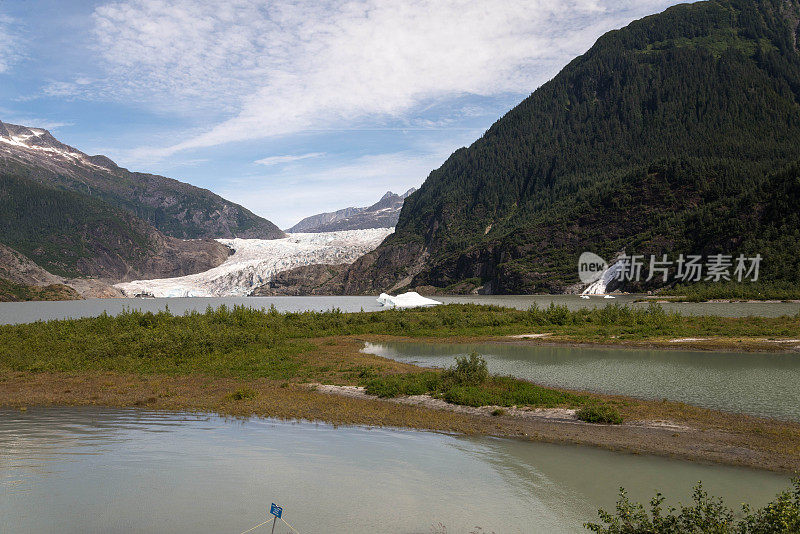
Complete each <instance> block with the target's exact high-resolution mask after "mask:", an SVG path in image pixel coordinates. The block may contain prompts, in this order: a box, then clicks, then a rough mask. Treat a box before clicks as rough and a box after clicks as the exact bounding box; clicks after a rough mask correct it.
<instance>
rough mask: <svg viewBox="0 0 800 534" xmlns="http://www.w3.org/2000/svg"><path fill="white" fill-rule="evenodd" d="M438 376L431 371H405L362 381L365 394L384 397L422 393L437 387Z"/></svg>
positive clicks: (429, 391)
mask: <svg viewBox="0 0 800 534" xmlns="http://www.w3.org/2000/svg"><path fill="white" fill-rule="evenodd" d="M440 380H441V378H440V376H439V374H438V373H435V372H433V371H427V372H424V373H407V374H401V375H389V376H383V377H369V378H366V379H365V380H363V381H362V384H363V385H364V386H365V392H366V393H367V395H375V396H376V397H381V398H384V399H387V398H392V397H397V396H400V395H424V394H426V393H431V392H432V391H434V390H435V389H437V388H438V387H439V383H440Z"/></svg>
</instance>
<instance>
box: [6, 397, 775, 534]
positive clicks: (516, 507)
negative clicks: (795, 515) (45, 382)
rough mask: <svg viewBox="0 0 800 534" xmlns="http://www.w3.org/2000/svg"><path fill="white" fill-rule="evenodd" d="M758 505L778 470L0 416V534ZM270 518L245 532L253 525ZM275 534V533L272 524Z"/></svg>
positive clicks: (39, 412) (403, 522) (412, 524)
mask: <svg viewBox="0 0 800 534" xmlns="http://www.w3.org/2000/svg"><path fill="white" fill-rule="evenodd" d="M698 480H702V481H703V482H704V485H705V487H706V488H707V489H708V490H709V491H710V493H712V494H715V495H719V496H721V497H723V498H725V499H726V501H727V502H728V503H729V505H731V506H737V503H740V502H745V501H747V502H750V503H752V504H755V505H759V506H760V505H763V504H765V503H766V502H768V501H769V500H771V499H772V498H773V496H774V495H775V494H776V493H777V492H778V491H780V490H782V489H786V488H787V487H788V484H789V477H788V476H783V475H776V474H773V473H768V472H761V471H755V470H748V469H742V468H734V467H723V466H710V465H704V464H696V463H690V462H684V461H679V460H672V459H667V458H657V457H648V456H635V455H626V454H620V453H614V452H610V451H604V450H600V449H592V448H587V447H577V446H569V445H551V444H543V443H528V442H522V441H516V440H507V439H495V438H488V437H481V438H470V437H463V436H450V435H444V434H436V433H430V432H417V431H405V430H392V429H370V428H362V427H339V428H334V427H332V426H330V425H325V424H311V423H287V422H280V421H275V420H267V419H250V420H235V419H224V418H221V417H217V416H212V415H203V414H182V413H160V412H149V411H139V410H134V409H108V408H35V409H29V410H28V411H26V412H20V411H16V410H0V531H2V532H14V533H26V532H35V533H42V532H173V533H184V532H186V533H190V532H191V533H196V532H234V533H238V532H242V531H244V530H246V529H248V528H250V527H252V526H254V525H257V524H258V523H260V522H262V521H264V520H265V519H267V513H268V510H269V507H270V503H271V502H276V503H278V504H279V505H281V506H283V509H284V518H285V519H286V521H287V522H289V523H290V524H291V525H292V526H293V527H294V528H295V529H297V531H298V532H301V533H303V534H307V533H311V532H326V533H352V532H389V533H392V532H396V533H431V532H443V531H442V530H436V529H437V525H439V524H440V523H441V524H442V525H444V526H445V527H446V528H447V532H450V533H456V532H474V531H475V530H474V529H475V527H480V528H481V529H482V530H480V531H477V532H481V533H482V534H484V533H489V532H503V533H508V532H511V533H516V532H519V533H522V532H526V533H527V532H553V533H559V532H584V530H583V529H582V527H581V525H582V524H583V522H585V521H587V520H594V519H595V518H596V509H597V508H598V507H605V508H610V507H612V506H613V505H614V502H615V500H616V493H617V489H618V487H619V486H620V485H624V486H626V487H627V488H628V490H629V493H630V495H631V496H632V497H633V498H635V499H637V500H649V498H650V497H651V496H652V495H653V493H654V492H655V491H656V490H661V491H662V492H664V493H665V494H666V495H667V496H668V497H669V498H670V501H669V502H671V503H673V504H674V503H677V501H678V500H681V501H683V502H687V501H688V498H689V496H690V492H691V488H692V486H693V485H694V484H695V483H696V482H697V481H698ZM270 527H271V525H268V526H266V527H262V528H261V529H259V530H256V531H255V532H268V530H266V529H268V528H270ZM275 531H276V532H280V533H284V532H288V529H287V527H286V526H284V525H282V524H280V523H278V527H277V528H276V529H275Z"/></svg>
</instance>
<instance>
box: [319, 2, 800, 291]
mask: <svg viewBox="0 0 800 534" xmlns="http://www.w3.org/2000/svg"><path fill="white" fill-rule="evenodd" d="M799 22H800V2H798V0H758V1H753V0H712V1H706V2H698V3H695V4H682V5H678V6H675V7H672V8H669V9H667V10H666V11H664V12H663V13H661V14H658V15H653V16H650V17H646V18H644V19H641V20H638V21H635V22H633V23H631V24H630V25H629V26H627V27H625V28H623V29H620V30H617V31H612V32H609V33H607V34H605V35H604V36H602V37H601V38H600V39H598V40H597V42H596V43H595V44H594V46H592V48H591V49H590V50H589V51H587V52H586V53H585V54H583V55H582V56H580V57H578V58H576V59H574V60H573V61H572V62H571V63H569V64H568V65H567V66H566V67H565V68H564V69H563V70H562V71H561V72H560V73H559V74H557V75H556V76H555V77H554V78H553V79H552V80H550V81H549V82H547V83H545V84H544V85H542V86H541V87H540V88H538V89H537V90H536V91H535V92H534V93H532V94H531V95H530V96H529V97H528V98H526V99H525V100H524V101H523V102H522V103H520V104H519V105H518V106H516V107H515V108H514V109H512V110H511V111H509V112H508V113H507V114H506V115H505V116H504V117H502V118H501V119H500V120H498V121H497V122H496V123H495V124H494V125H492V126H491V128H489V130H488V131H487V132H486V133H485V134H484V135H483V136H482V137H481V138H480V139H478V140H477V141H475V142H474V143H473V144H472V145H471V146H469V147H468V148H461V149H459V150H457V151H456V152H455V153H453V154H452V155H451V156H450V158H448V160H447V161H446V162H445V163H444V164H443V165H442V166H441V167H440V168H438V169H436V170H435V171H433V172H432V173H431V174H430V175H429V176H428V178H427V180H426V181H425V183H424V184H423V185H422V187H421V188H420V190H419V191H417V192H416V193H415V194H414V195H412V196H411V197H409V198H408V199H407V200H406V202H405V204H404V205H403V208H402V211H401V213H400V216H399V220H398V222H397V225H396V230H395V233H394V234H393V235H392V236H390V237H389V238H387V240H386V241H384V243H383V244H382V245H381V246H380V247H379V248H378V249H376V250H375V251H373V252H371V253H369V254H367V255H366V256H364V257H362V258H360V259H359V260H358V261H357V262H356V263H355V264H354V265H353V266H351V267H350V268H349V269H347V270H346V271H345V272H344V273H342V274H341V275H340V276H339V277H338V278H337V280H336V283H335V287H336V290H337V291H339V290H340V291H343V292H346V293H363V292H374V291H378V290H387V289H390V288H393V289H399V288H404V287H425V286H428V287H433V288H439V289H446V290H451V291H453V290H455V291H482V292H487V293H532V292H562V291H566V290H569V289H570V288H573V287H575V285H576V283H577V282H578V277H577V259H578V256H579V255H580V253H581V252H583V251H585V250H589V251H593V252H596V253H598V254H600V255H601V256H603V257H605V258H611V257H613V256H615V255H616V253H618V252H620V251H623V250H625V251H627V252H628V253H629V254H644V255H650V254H656V255H658V256H659V257H660V255H661V254H669V255H670V257H672V258H675V257H676V256H677V255H678V254H679V253H685V254H686V253H693V254H703V255H706V256H707V255H710V254H717V253H732V254H738V253H745V254H748V255H754V254H756V253H760V254H761V255H762V256H763V257H764V262H763V264H762V270H761V280H762V281H763V282H764V283H776V284H792V285H793V286H794V287H797V284H800V245H799V244H798V243H800V220H799V219H798V212H800V163H798V160H799V159H800V54H798V40H799V39H800V30H799V28H798V24H799ZM652 284H655V282H652ZM332 287H333V286H332ZM649 287H652V286H648V285H647V284H639V285H638V286H632V287H628V289H638V290H641V289H648V288H649Z"/></svg>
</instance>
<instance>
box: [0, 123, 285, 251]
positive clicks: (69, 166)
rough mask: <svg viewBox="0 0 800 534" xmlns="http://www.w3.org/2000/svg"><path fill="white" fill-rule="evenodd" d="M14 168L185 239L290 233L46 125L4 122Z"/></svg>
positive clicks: (2, 149)
mask: <svg viewBox="0 0 800 534" xmlns="http://www.w3.org/2000/svg"><path fill="white" fill-rule="evenodd" d="M23 167H27V170H26V169H24V168H23ZM12 169H13V171H14V172H15V173H18V174H20V173H22V174H24V175H25V177H27V178H29V179H32V180H35V181H38V182H39V183H42V184H44V185H50V186H54V187H56V188H59V189H64V190H69V191H74V192H76V193H80V194H84V195H88V196H93V197H96V198H99V199H101V200H104V201H106V202H108V203H110V204H111V205H114V206H116V207H119V208H122V209H125V210H127V211H129V212H130V213H132V214H134V215H136V216H137V217H138V218H140V219H142V220H144V221H146V222H148V223H150V224H152V225H153V226H154V227H156V228H157V229H158V230H160V231H161V232H163V233H164V234H166V235H168V236H172V237H177V238H180V239H198V238H234V237H243V238H257V239H276V238H281V237H284V236H285V234H284V233H283V232H282V231H281V230H280V229H279V228H278V227H277V226H275V225H274V224H272V223H271V222H270V221H268V220H266V219H263V218H261V217H258V216H257V215H255V214H253V213H252V212H250V211H249V210H247V209H246V208H243V207H242V206H239V205H238V204H234V203H233V202H230V201H227V200H225V199H223V198H222V197H220V196H219V195H217V194H215V193H212V192H211V191H209V190H207V189H202V188H199V187H196V186H193V185H190V184H187V183H185V182H180V181H178V180H175V179H172V178H167V177H165V176H160V175H156V174H149V173H139V172H132V171H129V170H127V169H125V168H122V167H119V166H118V165H117V164H116V163H114V162H113V161H112V160H111V159H110V158H108V157H107V156H103V155H95V156H89V155H88V154H85V153H84V152H81V151H80V150H78V149H76V148H73V147H71V146H69V145H66V144H64V143H61V142H60V141H59V140H58V139H56V138H55V137H53V136H52V134H50V132H49V131H47V130H45V129H43V128H30V127H27V126H21V125H15V124H10V123H4V122H1V121H0V172H3V171H5V172H9V171H10V170H12Z"/></svg>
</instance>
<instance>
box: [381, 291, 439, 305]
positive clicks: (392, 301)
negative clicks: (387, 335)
mask: <svg viewBox="0 0 800 534" xmlns="http://www.w3.org/2000/svg"><path fill="white" fill-rule="evenodd" d="M377 300H378V303H380V304H381V305H383V306H386V307H387V308H417V307H419V306H436V305H438V304H441V302H439V301H438V300H433V299H429V298H426V297H423V296H422V295H420V294H419V293H417V292H416V291H409V292H408V293H403V294H401V295H397V296H396V297H393V296H391V295H387V294H386V293H381V294H380V296H379V297H378V299H377Z"/></svg>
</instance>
